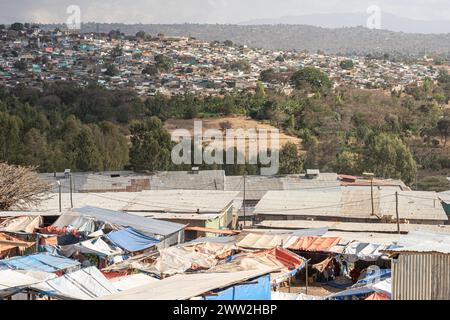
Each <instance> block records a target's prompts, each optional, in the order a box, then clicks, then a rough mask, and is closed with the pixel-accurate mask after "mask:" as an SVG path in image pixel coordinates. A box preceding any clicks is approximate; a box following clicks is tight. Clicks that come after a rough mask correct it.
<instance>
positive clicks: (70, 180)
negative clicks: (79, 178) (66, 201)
mask: <svg viewBox="0 0 450 320" xmlns="http://www.w3.org/2000/svg"><path fill="white" fill-rule="evenodd" d="M69 184H70V207H71V208H73V200H72V173H71V174H70V175H69Z"/></svg>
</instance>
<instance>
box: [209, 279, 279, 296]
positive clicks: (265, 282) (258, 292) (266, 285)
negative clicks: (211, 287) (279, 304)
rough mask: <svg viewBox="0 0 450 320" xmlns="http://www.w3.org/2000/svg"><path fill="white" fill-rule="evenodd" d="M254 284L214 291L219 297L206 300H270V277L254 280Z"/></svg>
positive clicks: (238, 285)
mask: <svg viewBox="0 0 450 320" xmlns="http://www.w3.org/2000/svg"><path fill="white" fill-rule="evenodd" d="M251 282H252V283H248V284H236V285H233V286H231V287H229V288H226V289H224V290H218V291H214V293H216V294H217V295H211V296H205V300H270V299H271V292H270V288H271V286H270V275H268V274H267V275H264V276H261V277H259V278H256V279H253V280H252V281H251Z"/></svg>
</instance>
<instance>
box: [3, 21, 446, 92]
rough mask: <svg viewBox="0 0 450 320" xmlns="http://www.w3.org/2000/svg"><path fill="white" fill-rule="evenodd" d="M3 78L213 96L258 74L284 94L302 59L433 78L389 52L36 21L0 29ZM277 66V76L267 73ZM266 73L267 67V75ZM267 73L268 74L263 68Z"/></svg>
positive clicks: (402, 80)
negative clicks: (90, 29)
mask: <svg viewBox="0 0 450 320" xmlns="http://www.w3.org/2000/svg"><path fill="white" fill-rule="evenodd" d="M0 51H1V52H2V55H1V56H0V85H5V86H9V87H15V86H17V85H19V84H22V85H26V86H28V87H34V88H38V89H41V88H42V86H43V85H44V83H46V82H53V81H66V80H67V81H76V82H78V83H80V84H83V85H88V84H91V83H96V84H98V85H101V86H104V87H105V88H108V89H115V88H132V89H134V90H135V91H136V92H137V93H138V94H139V95H140V96H143V97H146V96H152V95H155V94H157V93H160V94H163V95H178V94H185V93H192V94H195V95H209V96H217V95H223V94H225V93H230V92H235V91H243V90H250V91H252V90H255V88H256V86H257V82H258V81H262V82H263V83H264V85H265V86H266V87H267V88H270V89H274V90H278V91H281V92H284V93H287V94H289V93H290V92H292V86H291V84H290V83H289V77H288V75H289V74H290V73H292V72H293V70H297V69H299V68H303V67H315V68H318V69H321V70H322V71H324V72H326V73H327V74H328V75H329V77H330V79H331V80H332V81H333V83H334V86H339V85H350V86H353V87H356V88H369V89H374V88H380V89H384V90H388V91H396V92H402V91H403V90H404V88H405V87H406V86H408V85H421V84H422V82H423V81H424V79H426V78H430V79H433V80H434V79H436V78H437V76H438V73H439V72H438V69H437V68H435V67H434V66H433V63H432V62H433V59H428V58H427V57H424V58H423V59H419V60H417V61H416V62H411V63H406V62H405V63H404V62H393V61H390V60H389V59H388V58H387V57H385V58H384V59H374V58H372V57H369V56H351V57H345V56H339V55H331V54H325V53H322V52H315V53H313V52H306V51H294V50H291V51H269V50H264V49H257V48H249V47H247V46H245V45H234V44H233V43H232V42H231V41H224V42H218V41H215V42H206V41H202V40H197V39H195V38H192V37H171V36H165V35H162V34H159V35H148V34H145V33H143V32H142V33H138V34H136V36H126V35H124V34H122V33H120V31H118V30H117V31H114V30H113V31H111V32H110V33H109V34H105V33H78V32H69V31H67V30H66V31H64V30H59V29H56V30H53V31H45V30H41V29H40V27H39V26H38V25H29V24H26V25H25V26H19V27H17V26H16V28H6V27H4V26H3V29H0ZM271 72H276V74H277V76H276V77H270V73H271ZM263 75H266V77H264V76H263ZM267 75H269V76H267Z"/></svg>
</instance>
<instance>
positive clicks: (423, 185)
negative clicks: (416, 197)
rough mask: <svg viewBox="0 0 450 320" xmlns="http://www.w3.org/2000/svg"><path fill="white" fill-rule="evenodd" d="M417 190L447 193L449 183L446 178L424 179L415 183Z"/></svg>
mask: <svg viewBox="0 0 450 320" xmlns="http://www.w3.org/2000/svg"><path fill="white" fill-rule="evenodd" d="M417 189H418V190H423V191H435V192H442V191H447V190H449V189H450V182H449V181H448V179H447V177H443V176H431V177H425V178H423V179H421V180H420V181H418V182H417Z"/></svg>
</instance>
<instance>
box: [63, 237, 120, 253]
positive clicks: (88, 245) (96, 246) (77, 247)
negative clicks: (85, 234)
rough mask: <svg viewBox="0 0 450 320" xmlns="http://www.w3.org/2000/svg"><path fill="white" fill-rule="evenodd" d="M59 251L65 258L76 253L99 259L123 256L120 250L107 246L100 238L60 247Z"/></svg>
mask: <svg viewBox="0 0 450 320" xmlns="http://www.w3.org/2000/svg"><path fill="white" fill-rule="evenodd" d="M59 250H60V252H61V253H62V254H63V255H64V256H66V257H70V256H71V255H73V254H74V253H75V252H77V251H78V252H80V253H85V254H92V255H97V256H101V257H105V256H106V257H109V256H115V255H120V254H123V251H122V249H120V248H118V247H115V246H111V245H109V244H108V243H106V242H105V241H103V239H102V238H96V239H90V240H86V241H83V242H80V243H77V244H74V245H68V246H61V247H60V249H59Z"/></svg>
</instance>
